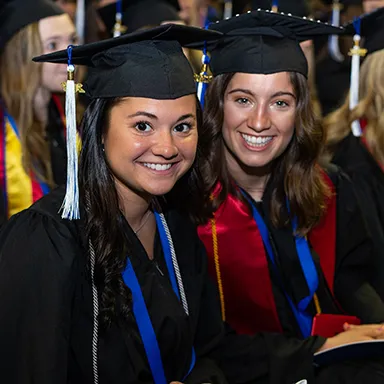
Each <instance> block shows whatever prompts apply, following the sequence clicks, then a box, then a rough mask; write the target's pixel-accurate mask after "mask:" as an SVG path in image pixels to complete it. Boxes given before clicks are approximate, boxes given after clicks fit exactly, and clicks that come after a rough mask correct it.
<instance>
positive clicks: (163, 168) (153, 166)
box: [142, 163, 176, 171]
mask: <svg viewBox="0 0 384 384" xmlns="http://www.w3.org/2000/svg"><path fill="white" fill-rule="evenodd" d="M142 164H143V165H144V167H147V168H149V169H152V170H153V171H168V170H169V169H171V167H172V166H173V165H175V164H176V163H168V164H160V163H142Z"/></svg>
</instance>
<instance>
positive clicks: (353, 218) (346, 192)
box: [334, 174, 384, 323]
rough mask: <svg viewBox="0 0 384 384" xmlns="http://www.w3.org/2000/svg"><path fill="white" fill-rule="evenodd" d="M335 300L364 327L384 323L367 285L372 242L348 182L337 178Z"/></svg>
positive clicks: (377, 298) (374, 294) (376, 297)
mask: <svg viewBox="0 0 384 384" xmlns="http://www.w3.org/2000/svg"><path fill="white" fill-rule="evenodd" d="M337 193H338V197H337V198H338V200H337V203H338V204H337V205H338V208H337V237H336V238H337V244H336V254H337V260H336V271H335V285H334V290H335V296H336V298H337V300H338V301H339V303H340V305H341V306H342V308H343V309H344V310H345V311H346V312H347V313H349V314H351V315H354V316H357V317H359V318H360V319H361V320H362V322H363V323H382V322H384V303H383V301H382V300H381V298H380V296H379V295H378V294H377V292H376V291H375V289H374V288H373V287H372V285H371V284H370V271H371V265H372V263H373V262H374V259H373V244H372V239H371V238H370V236H369V232H368V231H367V227H366V222H365V220H364V217H363V214H362V212H361V208H360V203H359V201H358V199H357V195H356V191H355V189H354V186H353V184H352V183H351V181H350V180H349V179H348V178H347V177H346V176H345V175H343V174H340V176H339V180H338V186H337Z"/></svg>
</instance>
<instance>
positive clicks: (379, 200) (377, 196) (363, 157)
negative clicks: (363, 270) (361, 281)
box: [332, 133, 384, 299]
mask: <svg viewBox="0 0 384 384" xmlns="http://www.w3.org/2000/svg"><path fill="white" fill-rule="evenodd" d="M332 162H333V163H334V164H336V165H338V166H340V167H341V168H342V169H343V170H344V172H346V173H347V175H348V176H349V177H350V179H351V180H352V183H353V185H354V187H355V189H356V192H357V196H358V199H359V203H360V205H361V207H362V212H363V214H364V218H365V220H366V223H367V227H368V230H369V232H370V235H371V237H372V241H373V248H374V259H373V263H372V268H371V269H370V272H371V280H372V284H373V286H374V287H375V289H376V290H377V292H378V293H379V295H380V296H381V298H383V299H384V172H383V171H382V169H381V168H380V166H379V165H378V164H377V162H376V160H375V159H374V158H373V156H372V155H371V154H370V152H369V151H368V149H367V148H366V147H365V146H364V145H363V144H362V143H361V140H360V138H357V137H355V136H353V134H352V133H351V134H350V135H349V136H347V137H346V138H345V139H344V140H342V141H341V142H340V143H339V144H338V145H337V147H336V151H335V154H334V157H333V159H332Z"/></svg>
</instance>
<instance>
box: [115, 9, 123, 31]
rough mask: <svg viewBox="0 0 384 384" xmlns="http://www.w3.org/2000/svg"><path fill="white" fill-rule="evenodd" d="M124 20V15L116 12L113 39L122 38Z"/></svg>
mask: <svg viewBox="0 0 384 384" xmlns="http://www.w3.org/2000/svg"><path fill="white" fill-rule="evenodd" d="M122 18H123V16H122V14H121V13H120V12H116V22H115V26H114V27H113V37H119V36H121V30H122Z"/></svg>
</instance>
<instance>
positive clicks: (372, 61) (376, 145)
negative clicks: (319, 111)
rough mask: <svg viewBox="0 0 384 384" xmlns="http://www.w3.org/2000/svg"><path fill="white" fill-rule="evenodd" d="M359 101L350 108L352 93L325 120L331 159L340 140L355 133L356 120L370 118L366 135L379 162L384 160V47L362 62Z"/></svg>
mask: <svg viewBox="0 0 384 384" xmlns="http://www.w3.org/2000/svg"><path fill="white" fill-rule="evenodd" d="M359 88H360V97H361V100H360V102H359V104H358V105H357V106H356V108H354V109H353V110H352V111H350V110H349V95H348V96H347V97H346V99H345V102H344V104H343V105H342V106H341V107H340V108H339V109H337V110H336V111H334V112H332V113H331V114H329V115H328V116H327V117H326V118H325V119H324V122H323V125H324V130H325V132H326V137H327V141H326V152H325V158H326V159H327V160H331V159H332V157H333V154H334V151H335V149H336V147H337V144H338V143H339V142H340V141H341V140H343V139H344V138H345V137H347V136H348V135H349V134H350V133H351V124H352V122H353V121H354V120H359V119H361V118H365V119H367V126H366V128H365V130H364V137H365V139H366V141H367V145H368V148H369V150H370V151H371V153H372V155H373V157H374V158H375V159H376V161H377V162H378V163H379V164H384V50H381V51H378V52H375V53H372V54H371V55H369V56H368V57H367V58H366V59H365V60H364V63H363V65H362V66H361V71H360V84H359Z"/></svg>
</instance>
